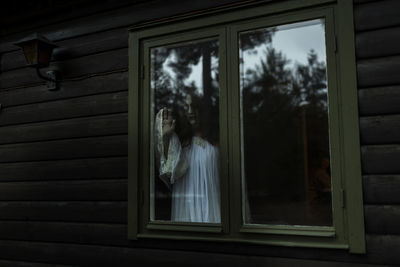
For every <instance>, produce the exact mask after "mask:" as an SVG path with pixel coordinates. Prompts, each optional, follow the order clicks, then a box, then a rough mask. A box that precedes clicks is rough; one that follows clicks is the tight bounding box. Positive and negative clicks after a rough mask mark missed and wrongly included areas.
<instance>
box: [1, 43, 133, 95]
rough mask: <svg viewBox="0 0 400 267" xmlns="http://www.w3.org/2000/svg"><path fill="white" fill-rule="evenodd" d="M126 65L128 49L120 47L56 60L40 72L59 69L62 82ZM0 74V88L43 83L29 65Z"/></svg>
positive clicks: (121, 67)
mask: <svg viewBox="0 0 400 267" xmlns="http://www.w3.org/2000/svg"><path fill="white" fill-rule="evenodd" d="M127 67H128V49H127V48H122V49H117V50H112V51H107V52H103V53H99V54H94V55H89V56H84V57H79V58H74V59H70V60H65V61H56V62H53V63H52V64H51V65H50V66H49V67H47V68H43V69H42V70H41V72H42V73H46V71H47V70H50V69H57V70H59V71H60V72H61V74H62V79H61V83H62V81H63V80H68V79H72V78H76V77H80V76H83V75H87V74H96V73H104V72H110V71H115V70H121V69H126V68H127ZM1 76H2V77H1V80H0V88H12V87H20V86H26V85H37V84H44V83H45V82H44V81H43V80H42V79H41V78H39V77H38V75H37V73H36V70H35V69H34V68H30V67H24V68H21V69H16V70H10V71H6V72H3V73H2V74H1Z"/></svg>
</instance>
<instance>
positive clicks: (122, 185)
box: [0, 179, 127, 201]
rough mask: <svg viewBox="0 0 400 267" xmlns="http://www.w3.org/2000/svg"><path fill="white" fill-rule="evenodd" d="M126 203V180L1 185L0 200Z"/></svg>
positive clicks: (4, 183) (3, 183)
mask: <svg viewBox="0 0 400 267" xmlns="http://www.w3.org/2000/svg"><path fill="white" fill-rule="evenodd" d="M10 200H17V201H28V200H29V201H86V200H87V201H89V200H90V201H95V200H98V201H126V200H127V179H112V180H81V181H50V182H48V181H46V182H2V183H0V201H10Z"/></svg>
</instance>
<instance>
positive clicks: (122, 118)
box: [0, 113, 128, 144]
mask: <svg viewBox="0 0 400 267" xmlns="http://www.w3.org/2000/svg"><path fill="white" fill-rule="evenodd" d="M127 133H128V114H126V113H118V114H112V115H101V116H93V117H85V118H75V119H67V120H58V121H49V122H40V123H30V124H22V125H15V126H3V127H0V144H8V143H19V142H32V141H45V140H57V139H67V138H77V137H92V136H104V135H117V134H127Z"/></svg>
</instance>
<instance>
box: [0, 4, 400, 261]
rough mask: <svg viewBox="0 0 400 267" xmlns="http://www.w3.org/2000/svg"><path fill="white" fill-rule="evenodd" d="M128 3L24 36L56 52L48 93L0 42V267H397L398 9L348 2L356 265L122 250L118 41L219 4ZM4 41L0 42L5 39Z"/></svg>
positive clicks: (289, 257)
mask: <svg viewBox="0 0 400 267" xmlns="http://www.w3.org/2000/svg"><path fill="white" fill-rule="evenodd" d="M231 2H235V0H224V1H218V3H216V2H215V1H212V0H203V1H178V0H176V1H169V2H168V4H166V3H163V2H162V1H153V2H147V3H139V2H137V3H136V4H134V3H132V4H130V5H126V6H124V7H123V8H120V7H116V8H113V9H111V10H108V11H106V12H105V11H104V10H103V11H102V12H97V11H96V9H93V10H94V11H96V12H97V13H94V14H91V15H90V16H89V15H87V14H86V13H88V12H86V13H85V14H86V15H87V16H84V17H79V14H77V15H76V16H72V15H71V14H69V15H65V17H64V19H58V20H57V21H58V22H57V23H47V24H44V23H37V25H42V26H40V27H36V28H35V31H40V32H41V33H43V34H45V35H46V36H48V37H49V38H50V39H51V40H54V41H56V42H57V44H58V45H59V46H60V47H59V48H58V49H57V50H56V51H55V54H54V57H53V61H52V67H56V68H58V69H60V70H61V71H62V72H63V74H64V77H63V79H64V81H63V82H62V83H61V88H60V90H58V91H54V92H50V91H48V90H47V89H46V86H45V85H44V84H43V82H42V81H41V80H39V79H38V78H37V76H36V74H35V72H34V70H32V69H29V68H27V67H26V66H25V62H24V57H23V55H22V52H21V51H20V50H18V49H17V48H16V47H15V46H13V45H12V43H13V42H15V41H16V40H18V39H20V38H21V37H23V36H25V35H27V34H29V33H31V31H22V32H15V31H14V33H12V34H9V35H6V36H4V38H3V39H2V41H1V43H0V53H1V69H0V70H1V76H0V103H1V105H2V106H1V110H0V266H66V267H67V266H128V265H132V264H140V265H143V266H150V265H154V266H159V265H161V264H162V265H164V264H166V263H167V264H168V263H170V264H172V263H174V264H175V265H176V266H187V265H188V261H190V265H192V266H204V265H205V264H209V265H210V266H217V265H218V266H244V265H246V266H275V265H281V266H293V265H300V266H341V265H342V264H346V265H347V266H363V265H365V264H370V265H368V266H373V265H400V253H399V252H400V250H399V248H400V227H399V226H398V225H399V223H400V206H399V205H400V164H399V162H400V145H399V143H400V104H399V103H400V75H399V71H400V37H399V36H400V16H398V10H400V2H399V1H396V0H382V1H373V0H372V1H371V0H355V27H356V54H357V62H358V63H357V67H358V84H359V108H360V131H361V132H360V135H361V145H362V149H361V151H360V153H361V155H362V167H363V175H364V176H363V180H364V184H363V190H364V202H365V223H366V231H367V254H366V255H351V254H349V253H348V252H347V251H343V250H330V249H308V248H282V247H273V246H258V245H248V244H247V245H246V244H224V243H205V242H194V241H169V240H146V239H143V240H139V241H128V240H127V229H126V228H127V226H126V222H127V202H126V199H127V164H128V162H127V108H128V107H127V88H128V72H127V70H128V56H127V55H128V45H127V41H128V32H127V27H128V26H130V25H132V24H135V23H137V22H142V21H146V20H151V19H157V18H162V17H166V16H171V15H175V14H180V13H185V12H193V11H196V10H200V9H203V8H213V7H216V6H219V5H223V4H230V3H231ZM10 32H11V31H10Z"/></svg>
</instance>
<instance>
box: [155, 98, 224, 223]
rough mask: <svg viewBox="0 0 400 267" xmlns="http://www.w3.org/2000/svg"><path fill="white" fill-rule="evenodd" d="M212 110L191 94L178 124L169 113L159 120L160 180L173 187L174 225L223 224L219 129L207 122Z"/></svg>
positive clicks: (157, 118)
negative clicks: (208, 114) (181, 223)
mask: <svg viewBox="0 0 400 267" xmlns="http://www.w3.org/2000/svg"><path fill="white" fill-rule="evenodd" d="M202 109H203V110H202ZM206 109H208V110H206ZM210 109H211V107H210V106H209V105H205V104H204V103H202V101H201V100H200V99H199V98H198V97H196V96H195V95H191V94H188V95H187V96H186V99H185V110H184V115H183V116H180V117H178V122H177V121H176V120H175V119H173V115H172V111H171V110H169V109H165V108H164V109H162V110H160V111H159V112H158V114H157V116H156V134H157V152H158V155H159V161H160V178H161V179H162V180H163V181H164V182H165V183H167V184H168V185H169V184H171V185H172V207H171V220H172V221H179V222H208V223H219V222H220V221H221V215H220V179H219V150H218V146H217V138H216V136H217V134H215V133H217V132H218V127H216V128H215V127H212V124H213V123H211V121H212V120H206V118H205V116H207V115H206V114H207V113H209V111H210ZM214 116H215V114H214ZM207 121H210V123H207ZM213 128H214V129H213Z"/></svg>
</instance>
